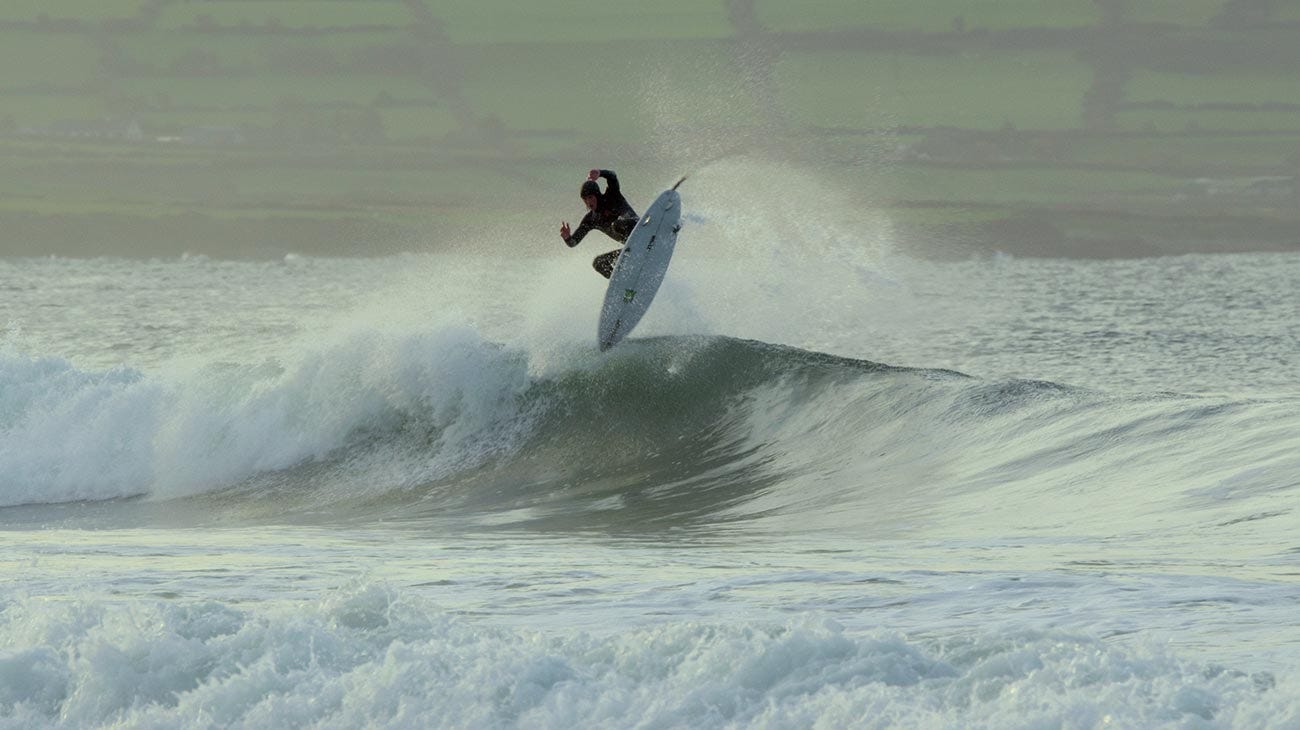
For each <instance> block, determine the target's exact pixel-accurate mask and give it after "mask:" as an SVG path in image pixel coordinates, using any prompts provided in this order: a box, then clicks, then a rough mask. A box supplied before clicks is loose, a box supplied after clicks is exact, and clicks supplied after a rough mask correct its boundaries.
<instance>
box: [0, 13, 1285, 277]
mask: <svg viewBox="0 0 1300 730" xmlns="http://www.w3.org/2000/svg"><path fill="white" fill-rule="evenodd" d="M1283 5H1284V4H1281V3H1269V2H1264V1H1263V0H1185V1H1184V0H1180V1H1178V2H1174V1H1173V0H1140V1H1139V0H1107V1H1106V2H1098V1H1096V0H1053V2H1047V3H1043V2H1033V1H1031V0H990V1H989V2H979V3H952V2H947V1H946V0H915V1H914V2H907V3H901V2H890V3H883V2H862V1H861V0H822V1H818V2H810V3H795V4H792V3H787V2H777V0H664V2H659V3H654V4H653V5H652V6H646V5H644V4H630V3H629V4H610V3H608V2H604V1H600V0H545V1H543V2H537V3H530V4H524V5H520V4H519V3H513V2H506V1H505V0H481V1H480V0H63V1H62V2H59V3H45V2H37V1H36V0H16V1H14V2H8V3H5V4H4V5H3V7H0V102H2V105H0V254H5V255H43V254H49V253H58V254H76V255H93V254H99V253H113V254H119V253H125V254H143V255H171V254H175V253H179V252H183V251H202V252H206V253H211V254H215V255H241V256H243V255H265V256H279V255H283V253H285V252H286V251H298V252H307V253H313V252H314V253H331V254H363V253H374V252H382V251H390V250H397V249H431V248H436V247H439V246H446V245H453V244H452V243H451V242H455V241H464V240H466V238H467V236H466V232H467V231H473V230H477V229H478V228H481V227H482V225H483V222H484V221H489V220H495V219H497V218H499V217H500V216H501V215H502V213H503V212H505V211H508V215H507V222H508V223H510V224H511V225H512V226H514V228H513V229H512V230H514V231H516V234H515V235H524V236H527V235H528V234H527V233H526V232H527V231H530V230H534V229H535V230H536V231H537V234H536V236H537V239H538V240H539V241H546V240H549V238H552V237H553V231H552V228H553V227H554V226H553V225H552V224H553V222H554V221H557V220H559V219H560V218H561V217H566V216H567V217H573V216H574V215H575V214H576V212H577V207H578V206H577V201H576V200H575V199H574V196H573V188H574V187H575V184H576V183H575V180H577V179H578V178H580V177H581V173H582V171H583V170H585V169H586V168H587V167H589V166H591V165H596V164H603V165H608V166H613V167H616V168H618V169H620V170H621V171H624V172H625V177H626V178H627V179H644V180H653V181H655V183H657V182H658V181H659V180H660V179H667V178H668V177H670V176H671V175H672V174H673V173H674V172H676V171H677V170H679V169H682V168H683V167H686V166H689V165H691V164H699V160H701V159H708V158H711V157H714V156H719V155H725V154H728V153H749V154H759V155H768V156H775V157H779V158H781V159H784V160H786V161H787V162H790V163H792V164H796V165H808V166H816V167H817V168H818V169H830V170H832V171H833V175H834V177H835V179H838V180H841V181H843V182H844V184H845V185H844V186H845V188H846V189H847V190H848V191H850V192H849V195H850V197H853V198H854V199H855V201H856V203H858V204H860V205H861V206H864V207H866V206H871V207H874V208H878V209H882V212H883V213H884V214H885V215H888V216H889V217H890V218H891V220H893V221H894V222H895V224H896V226H895V227H896V229H897V230H898V231H899V235H900V236H902V237H904V238H905V239H906V241H907V244H908V245H909V247H910V248H911V249H913V250H916V251H918V252H921V253H925V254H930V255H943V256H953V255H956V256H962V255H967V254H969V253H971V252H979V251H985V250H990V249H1001V250H1008V251H1014V252H1020V253H1031V254H1033V253H1038V254H1051V255H1147V254H1150V253H1162V252H1176V251H1181V250H1201V249H1216V248H1225V249H1226V248H1241V247H1243V246H1244V247H1253V248H1271V249H1296V248H1300V232H1298V231H1300V214H1298V213H1297V210H1298V209H1300V205H1297V203H1300V193H1298V192H1297V185H1296V181H1295V178H1296V175H1297V173H1298V172H1300V84H1297V83H1296V81H1295V80H1296V79H1297V78H1298V77H1300V16H1297V15H1296V13H1295V12H1294V11H1291V10H1289V9H1288V8H1289V6H1286V7H1283ZM858 190H861V191H863V192H861V193H856V192H852V191H858ZM867 191H870V192H869V193H868V192H867Z"/></svg>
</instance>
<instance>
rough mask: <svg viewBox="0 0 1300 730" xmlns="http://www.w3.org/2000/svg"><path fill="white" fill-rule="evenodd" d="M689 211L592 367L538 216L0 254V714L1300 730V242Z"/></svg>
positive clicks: (580, 265) (704, 194)
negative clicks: (251, 250)
mask: <svg viewBox="0 0 1300 730" xmlns="http://www.w3.org/2000/svg"><path fill="white" fill-rule="evenodd" d="M721 187H722V186H721V184H719V188H710V187H709V181H708V177H707V176H703V180H702V182H700V183H699V187H698V188H696V189H695V190H689V191H686V192H684V193H683V203H684V206H685V208H686V209H687V211H688V214H687V216H686V219H685V221H686V225H685V226H684V228H683V232H682V237H681V239H680V243H679V246H678V251H677V256H676V258H675V259H674V263H673V265H672V268H671V269H670V273H669V277H668V279H667V280H666V281H665V284H664V287H663V289H662V290H661V292H660V295H659V298H658V299H657V300H656V302H655V305H654V307H652V308H651V310H650V313H649V314H648V315H647V317H646V319H645V320H644V321H643V322H642V324H641V325H640V327H639V328H638V329H637V331H636V332H635V333H634V335H633V336H632V337H631V338H630V339H629V340H628V341H626V342H625V343H624V344H623V345H620V346H619V347H617V348H615V349H614V350H612V351H611V352H609V353H604V354H602V353H600V352H598V351H597V348H596V342H595V329H596V319H597V315H598V310H599V302H600V300H601V295H602V292H603V284H604V282H603V280H601V279H600V278H599V277H597V276H596V275H595V274H593V273H592V272H591V271H590V268H589V260H590V258H591V257H592V256H594V255H596V254H598V253H601V252H603V251H604V250H605V248H603V247H601V246H592V247H588V246H583V247H581V248H579V249H577V251H569V250H568V249H566V248H564V247H563V246H562V245H561V244H560V242H559V241H558V240H549V239H545V240H543V239H542V237H540V236H538V235H537V234H536V232H535V231H533V232H514V236H515V238H514V239H513V240H515V241H517V243H516V244H511V245H512V246H514V247H513V248H511V247H506V248H501V245H502V244H500V243H499V242H498V243H497V244H496V246H497V249H496V250H487V251H462V252H458V253H455V254H451V253H419V254H417V253H412V254H408V255H402V256H392V257H384V258H358V259H322V258H314V257H310V256H290V257H288V258H286V259H284V260H277V261H220V260H210V259H206V258H203V257H190V256H185V257H177V258H174V259H167V260H149V261H141V260H129V259H112V258H105V259H83V260H74V259H55V258H30V259H8V260H0V327H2V328H3V329H2V330H0V332H3V340H2V342H0V545H2V546H3V552H2V553H0V575H3V580H2V581H0V727H13V728H28V727H31V728H36V727H41V728H44V727H101V726H104V727H106V726H112V727H130V728H136V727H140V728H146V727H147V728H163V727H166V728H173V727H204V728H207V727H312V728H315V727H321V728H331V727H338V728H351V727H392V728H407V727H485V728H495V727H528V728H550V727H555V728H572V727H628V728H676V727H682V728H687V727H689V728H713V727H717V728H728V727H746V728H748V727H760V728H787V727H791V728H804V727H820V728H839V727H864V728H876V727H880V728H884V727H921V728H951V727H998V728H1003V727H1034V728H1042V727H1072V728H1074V727H1077V728H1085V727H1102V726H1106V727H1126V728H1148V727H1179V728H1184V727H1186V728H1219V727H1224V728H1228V727H1231V728H1266V727H1300V613H1298V612H1297V607H1298V606H1300V580H1298V579H1297V576H1300V538H1297V535H1300V517H1298V516H1297V515H1298V513H1297V509H1296V500H1297V497H1298V496H1300V386H1298V385H1297V383H1298V380H1297V375H1298V374H1300V373H1298V371H1297V363H1298V362H1300V325H1298V324H1297V319H1296V307H1295V293H1294V282H1295V281H1297V280H1300V255H1297V254H1286V253H1274V254H1231V255H1224V254H1192V255H1186V256H1178V257H1170V258H1160V259H1138V260H1124V261H1097V260H1064V259H1051V260H1046V259H1045V260H1022V259H1016V258H1011V257H1007V256H1001V255H996V256H980V257H963V258H960V259H959V260H952V261H946V262H936V261H925V260H920V259H916V258H913V257H911V256H909V255H908V254H907V251H906V248H905V246H903V245H901V244H899V243H897V242H895V241H893V238H892V235H891V232H890V230H889V226H888V222H887V221H885V220H883V219H879V218H876V217H873V216H872V215H869V214H865V213H864V214H863V218H862V219H861V220H858V221H855V222H854V225H852V226H836V227H829V226H817V225H799V226H793V225H789V226H782V225H780V221H782V220H793V219H796V218H797V217H798V216H797V214H796V211H786V212H781V213H778V214H771V213H764V212H763V211H772V210H773V209H774V205H773V203H772V201H771V200H768V201H762V200H759V201H756V202H754V203H753V206H754V208H753V209H751V210H746V209H745V208H744V206H743V205H742V204H741V202H738V201H737V200H735V199H727V198H725V196H724V194H723V193H722V192H720V191H719V190H720V189H721ZM760 193H761V191H760ZM692 194H693V195H694V196H695V200H694V201H692V200H691V199H690V198H691V195H692ZM772 195H774V196H776V195H779V191H773V192H772ZM772 215H777V216H778V218H777V219H775V220H774V219H773V218H772V217H771V216H772ZM764 216H767V217H764ZM811 220H817V218H816V217H814V218H812V219H811ZM548 230H549V228H548ZM593 240H594V239H593ZM827 261H834V262H835V265H833V266H828V265H827V263H826V262H827Z"/></svg>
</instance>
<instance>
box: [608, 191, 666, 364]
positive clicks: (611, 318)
mask: <svg viewBox="0 0 1300 730" xmlns="http://www.w3.org/2000/svg"><path fill="white" fill-rule="evenodd" d="M685 179H686V178H685V177H683V178H682V179H681V180H678V181H677V182H676V183H675V184H674V185H673V186H672V187H671V188H669V189H667V190H665V191H663V192H662V193H660V194H659V197H658V198H655V202H653V203H651V204H650V207H649V208H647V209H646V212H645V214H644V215H642V216H641V220H639V221H637V223H636V228H633V229H632V233H631V235H629V236H628V237H627V241H626V242H624V244H623V251H622V253H620V254H619V256H618V263H616V264H615V265H614V272H613V273H612V274H611V275H610V277H609V288H608V289H606V290H605V303H604V305H602V306H601V309H600V326H599V327H598V329H597V332H596V341H597V342H598V343H600V350H601V352H604V351H605V350H608V349H609V348H611V347H613V346H614V345H617V344H618V343H619V341H620V340H622V339H623V338H624V337H626V336H627V334H628V333H629V332H631V331H632V328H633V327H635V326H636V324H637V322H640V321H641V317H642V316H643V315H645V313H646V310H647V309H649V308H650V303H651V302H652V301H654V298H655V294H656V293H657V292H658V291H659V285H660V284H662V283H663V280H664V275H665V274H666V273H668V262H669V261H671V260H672V258H673V249H674V248H675V247H676V246H677V232H678V231H679V230H681V227H682V226H681V221H682V199H681V196H680V195H679V194H678V193H677V186H678V185H681V184H682V181H683V180H685Z"/></svg>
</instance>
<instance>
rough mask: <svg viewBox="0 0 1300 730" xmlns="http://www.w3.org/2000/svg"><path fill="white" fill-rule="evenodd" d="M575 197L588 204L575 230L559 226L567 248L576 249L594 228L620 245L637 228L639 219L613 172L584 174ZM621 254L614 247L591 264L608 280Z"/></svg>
mask: <svg viewBox="0 0 1300 730" xmlns="http://www.w3.org/2000/svg"><path fill="white" fill-rule="evenodd" d="M602 177H603V178H605V192H604V193H602V192H600V185H599V184H597V183H596V180H597V178H602ZM578 194H579V195H580V196H582V202H584V203H586V204H587V214H586V215H584V216H583V217H582V222H581V223H579V224H578V229H577V230H576V231H572V232H570V230H569V222H568V221H564V222H563V223H561V224H560V238H563V239H564V242H565V243H566V244H568V246H569V248H573V247H574V246H577V245H578V243H579V242H581V241H582V239H583V237H584V236H586V235H587V234H588V233H589V232H590V231H591V230H592V229H593V228H594V229H596V230H598V231H601V232H602V233H604V234H605V235H606V236H609V237H610V238H612V239H614V240H615V241H618V242H619V243H623V242H624V241H626V240H627V237H628V236H629V235H631V234H632V229H633V228H636V222H637V217H638V216H637V214H636V211H635V210H632V206H631V205H629V204H628V202H627V198H624V197H623V193H622V191H621V190H620V189H619V187H618V176H617V175H615V174H614V171H613V170H592V171H591V172H589V173H587V179H586V181H584V182H583V183H582V188H581V189H580V190H579V191H578ZM622 251H623V249H621V248H617V249H614V250H613V251H610V252H609V253H603V254H601V255H599V256H597V257H596V258H595V259H594V260H593V261H592V262H591V265H592V268H594V269H596V271H598V272H600V275H601V276H603V277H605V278H606V279H608V278H609V277H610V276H611V275H612V274H613V273H614V263H615V262H616V261H618V255H619V253H621V252H622Z"/></svg>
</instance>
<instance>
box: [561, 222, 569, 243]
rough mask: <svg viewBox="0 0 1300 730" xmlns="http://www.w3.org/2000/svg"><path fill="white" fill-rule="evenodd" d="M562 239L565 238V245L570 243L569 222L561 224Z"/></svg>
mask: <svg viewBox="0 0 1300 730" xmlns="http://www.w3.org/2000/svg"><path fill="white" fill-rule="evenodd" d="M560 238H563V239H564V242H565V243H568V242H569V222H568V221H564V222H563V223H561V224H560Z"/></svg>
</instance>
